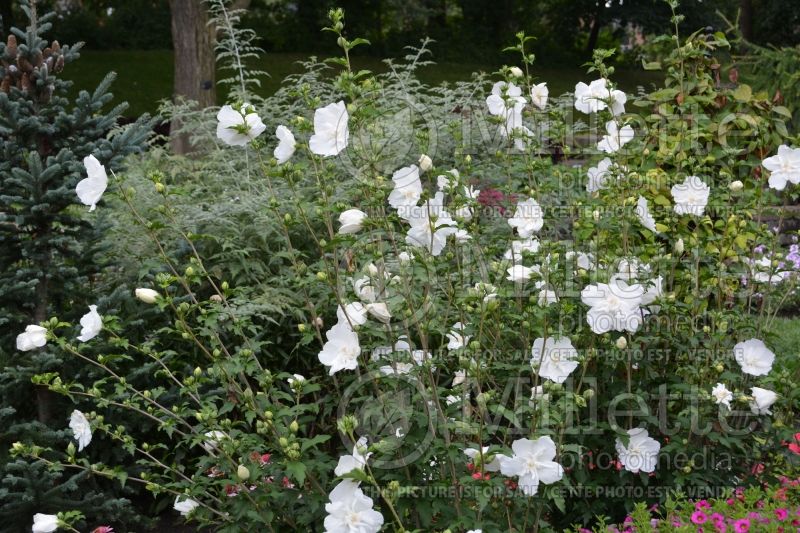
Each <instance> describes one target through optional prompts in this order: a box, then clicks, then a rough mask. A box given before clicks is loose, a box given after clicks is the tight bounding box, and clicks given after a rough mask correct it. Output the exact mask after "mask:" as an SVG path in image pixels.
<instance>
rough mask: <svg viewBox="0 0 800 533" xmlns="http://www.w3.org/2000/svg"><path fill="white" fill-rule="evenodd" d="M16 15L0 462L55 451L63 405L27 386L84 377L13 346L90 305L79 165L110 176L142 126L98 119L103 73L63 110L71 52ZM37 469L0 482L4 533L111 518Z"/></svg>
mask: <svg viewBox="0 0 800 533" xmlns="http://www.w3.org/2000/svg"><path fill="white" fill-rule="evenodd" d="M22 9H23V11H24V13H25V15H26V16H27V19H28V21H29V25H28V27H27V29H26V30H25V31H21V30H19V29H16V28H15V29H13V30H12V31H13V34H14V35H13V36H12V37H9V39H8V41H7V43H3V44H0V248H2V250H3V252H2V254H0V327H1V328H2V329H0V365H2V370H0V399H2V405H3V410H2V411H0V420H1V421H2V424H3V429H4V431H3V434H2V438H0V450H2V452H0V453H2V454H3V455H5V454H6V451H7V449H8V447H9V446H10V444H11V443H12V442H15V441H17V440H25V441H30V440H31V439H32V437H33V436H34V435H36V437H37V440H41V439H44V440H48V441H50V442H52V443H54V444H55V443H57V442H60V443H61V445H62V446H65V445H66V441H67V439H68V438H69V436H68V435H67V434H66V433H65V432H64V429H65V428H66V425H67V423H66V422H67V418H68V417H69V413H70V412H71V410H72V409H73V406H72V405H69V404H68V403H66V402H63V401H58V402H57V401H56V400H55V399H54V398H53V397H51V396H50V395H48V394H46V393H44V392H43V391H41V390H37V389H36V388H35V387H34V386H33V385H32V384H31V376H33V375H35V374H37V373H41V372H50V371H53V370H55V369H63V368H65V366H72V367H75V368H73V369H72V371H74V372H77V373H84V371H83V370H82V369H81V368H80V367H77V366H76V363H75V362H69V363H65V361H64V360H63V359H62V358H61V357H60V356H59V355H57V354H56V353H55V352H54V351H52V350H50V349H49V348H48V347H45V348H42V349H39V350H35V351H32V352H25V353H22V352H18V351H16V349H15V342H14V338H15V336H16V334H18V333H19V332H21V331H22V330H23V329H24V328H25V325H27V324H35V323H39V322H41V321H43V320H46V319H47V318H49V317H50V316H51V315H52V314H55V312H56V310H58V313H59V314H66V315H69V316H71V317H73V318H75V317H80V316H81V315H82V314H84V313H85V312H86V307H87V306H88V305H89V304H91V303H95V302H94V301H93V299H94V298H95V297H94V296H93V295H92V289H91V287H92V283H93V279H94V276H95V275H96V274H97V273H98V272H100V271H101V270H102V269H103V268H104V267H105V265H104V264H102V263H101V262H99V261H98V260H97V259H96V258H97V253H98V252H99V250H98V247H97V244H96V243H97V242H99V239H98V237H99V235H100V234H101V232H102V231H103V228H104V227H105V225H106V224H104V223H102V215H101V214H100V213H101V212H97V213H93V214H92V215H90V216H87V210H88V208H87V207H85V206H83V205H81V204H80V203H79V201H78V197H77V195H76V194H75V186H76V184H77V183H78V181H79V180H80V179H81V178H82V174H83V175H85V173H84V170H83V163H82V160H83V158H84V157H85V156H88V155H89V154H93V155H95V157H97V158H98V159H99V160H100V161H101V163H103V164H104V165H105V166H106V168H107V169H117V168H119V167H120V165H121V164H122V161H123V158H124V157H125V156H126V155H128V154H131V153H134V152H137V151H140V150H141V149H142V148H143V147H144V145H145V142H146V139H147V136H148V135H149V132H150V129H151V125H152V124H151V121H150V119H149V118H147V117H143V118H142V119H140V120H139V121H137V122H136V123H135V124H132V125H130V126H128V127H125V128H119V127H118V126H117V118H118V117H119V116H120V115H121V113H122V112H123V111H124V110H125V108H126V106H125V105H124V104H121V105H117V106H115V107H114V108H113V109H111V110H110V111H104V108H106V107H107V106H108V104H109V103H110V102H111V100H112V98H113V97H112V95H111V94H110V93H109V92H108V89H109V87H110V85H111V82H112V81H113V79H114V76H113V75H111V74H110V75H108V76H107V77H106V79H105V80H104V81H103V82H102V83H101V84H100V85H99V86H98V87H97V88H96V89H95V90H94V92H92V93H89V92H86V91H81V92H80V93H79V95H78V96H77V98H75V99H74V101H70V100H69V99H68V98H67V97H66V94H67V92H68V90H69V88H70V85H71V82H68V81H64V80H61V79H59V77H58V74H60V73H61V72H62V70H63V69H64V68H70V67H71V66H72V63H73V62H74V61H75V60H76V59H77V58H78V50H79V49H80V46H74V47H68V46H60V45H59V44H58V42H56V41H53V42H52V43H48V42H47V41H46V40H45V39H44V35H45V33H46V32H47V31H48V30H49V29H50V28H51V23H50V20H51V19H52V18H53V17H52V15H45V16H42V17H38V16H37V13H36V10H35V9H32V8H31V7H30V6H29V5H28V4H27V2H25V3H23V5H22ZM112 187H113V185H112ZM101 209H102V208H101ZM98 219H99V220H100V222H98ZM33 418H36V419H37V421H36V422H33V421H31V420H32V419H33ZM43 466H44V465H42V464H34V465H29V464H26V463H24V462H19V461H18V462H15V463H11V464H10V465H8V466H7V467H6V468H5V470H4V471H3V472H2V475H3V481H2V488H0V508H2V514H0V517H1V518H2V520H3V523H4V524H6V525H7V527H8V528H10V529H6V530H7V531H17V530H23V529H24V530H29V528H30V520H31V517H32V515H33V513H35V512H40V511H41V512H44V511H45V509H46V508H47V507H48V506H51V505H54V503H53V502H59V501H60V502H64V501H70V502H74V503H72V504H71V505H70V506H68V507H70V508H76V509H82V510H85V512H86V514H87V516H88V517H89V518H93V517H99V516H106V517H112V516H115V515H116V516H122V515H121V513H120V512H119V508H120V506H121V505H123V504H124V501H122V500H118V499H115V498H114V497H113V496H110V495H108V494H105V493H103V489H102V487H101V486H99V485H96V484H95V483H96V480H82V479H80V478H77V477H70V475H69V474H71V473H65V474H64V475H61V474H59V473H56V472H48V471H47V470H46V469H44V468H43ZM79 482H80V483H79ZM93 485H94V487H92V486H93ZM108 487H110V485H108V484H106V488H108ZM92 491H94V492H92ZM114 509H116V511H114Z"/></svg>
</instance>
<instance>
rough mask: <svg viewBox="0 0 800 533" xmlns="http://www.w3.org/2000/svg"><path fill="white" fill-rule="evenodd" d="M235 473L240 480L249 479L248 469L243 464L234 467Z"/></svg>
mask: <svg viewBox="0 0 800 533" xmlns="http://www.w3.org/2000/svg"><path fill="white" fill-rule="evenodd" d="M236 475H237V476H238V477H239V479H240V480H241V481H247V480H248V479H250V470H249V469H248V468H247V467H246V466H244V465H239V468H237V469H236Z"/></svg>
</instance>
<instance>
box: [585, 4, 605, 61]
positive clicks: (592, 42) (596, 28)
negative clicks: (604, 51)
mask: <svg viewBox="0 0 800 533" xmlns="http://www.w3.org/2000/svg"><path fill="white" fill-rule="evenodd" d="M600 5H601V6H602V5H603V4H602V2H601V3H600ZM601 25H602V23H601V22H600V10H599V9H598V10H597V11H595V14H594V17H592V29H591V31H590V32H589V42H588V43H586V51H587V52H589V53H590V54H591V53H592V52H594V49H595V48H596V47H597V39H598V38H599V37H600V26H601Z"/></svg>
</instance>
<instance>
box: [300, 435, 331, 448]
mask: <svg viewBox="0 0 800 533" xmlns="http://www.w3.org/2000/svg"><path fill="white" fill-rule="evenodd" d="M330 438H331V436H330V435H317V436H316V437H313V438H311V439H306V440H304V441H303V443H302V444H301V445H300V451H301V452H304V451H306V450H307V449H309V448H313V447H314V446H316V445H317V444H322V443H323V442H327V441H329V440H330Z"/></svg>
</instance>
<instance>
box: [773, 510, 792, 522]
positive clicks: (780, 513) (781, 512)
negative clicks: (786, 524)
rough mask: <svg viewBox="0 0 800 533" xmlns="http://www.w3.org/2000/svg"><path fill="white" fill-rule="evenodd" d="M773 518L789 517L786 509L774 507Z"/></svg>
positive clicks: (782, 518)
mask: <svg viewBox="0 0 800 533" xmlns="http://www.w3.org/2000/svg"><path fill="white" fill-rule="evenodd" d="M775 518H777V519H778V520H780V521H784V520H786V519H787V518H789V511H787V510H786V509H775Z"/></svg>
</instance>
